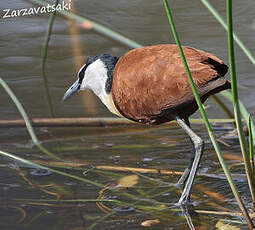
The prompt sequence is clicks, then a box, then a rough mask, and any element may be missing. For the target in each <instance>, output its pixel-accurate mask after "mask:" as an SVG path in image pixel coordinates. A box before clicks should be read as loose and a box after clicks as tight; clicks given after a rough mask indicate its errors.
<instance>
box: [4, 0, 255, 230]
mask: <svg viewBox="0 0 255 230" xmlns="http://www.w3.org/2000/svg"><path fill="white" fill-rule="evenodd" d="M74 3H75V8H76V9H78V10H77V11H78V12H79V13H80V14H81V15H84V16H86V17H89V18H91V19H93V20H95V21H97V22H99V23H102V24H104V25H106V26H108V27H110V28H112V29H114V30H116V31H118V32H120V33H122V34H123V35H125V36H127V37H129V38H131V39H133V40H135V41H137V42H139V43H140V44H143V45H151V44H158V43H168V42H173V38H172V36H171V33H170V32H169V25H168V23H167V20H166V17H165V13H164V10H163V5H162V3H161V2H160V1H151V0H146V1H144V0H143V1H112V0H110V1H95V0H93V1H92V0H91V1H87V0H86V1H81V0H79V1H78V0H76V1H75V2H74ZM171 5H172V7H173V10H174V17H175V21H176V26H177V29H178V32H179V35H180V37H181V40H182V43H183V44H185V45H189V46H193V47H196V48H199V49H203V50H207V51H210V52H212V53H214V54H217V56H219V57H221V58H222V59H223V60H225V62H226V63H227V62H228V60H227V42H226V33H225V31H224V30H223V29H222V28H221V26H220V25H219V24H218V23H217V22H216V21H215V20H214V19H213V17H212V16H211V15H210V13H209V12H208V11H207V10H206V9H205V8H204V6H203V5H202V4H201V3H200V1H183V0H181V1H171ZM171 5H170V6H171ZM32 6H33V5H32V4H30V3H28V2H26V1H18V0H14V1H12V2H11V3H10V2H8V1H5V2H3V1H2V2H1V3H0V9H1V19H0V20H1V22H0V23H1V31H0V51H1V52H0V69H1V77H2V78H3V79H5V80H6V82H7V83H8V84H9V86H10V87H11V88H12V89H13V90H14V92H15V94H16V95H17V96H18V98H19V99H20V100H21V102H22V104H23V106H24V107H25V109H26V110H27V112H28V114H29V116H31V117H47V116H49V111H48V105H47V100H46V97H45V90H44V87H43V81H42V78H41V69H40V58H41V49H42V46H43V42H44V35H45V31H46V30H47V26H48V18H49V15H48V14H38V15H32V16H25V17H15V18H5V19H3V18H2V16H3V10H4V9H10V10H14V9H20V8H29V7H32ZM214 6H215V7H216V8H217V9H218V10H219V12H220V13H221V14H222V15H223V14H224V13H225V5H224V2H222V1H216V2H215V1H214ZM254 12H255V10H254V2H252V1H245V2H241V1H235V2H234V16H235V20H234V22H235V29H236V32H237V34H238V35H239V36H240V38H241V39H242V40H243V41H244V43H245V44H246V45H247V46H248V47H249V48H250V50H251V51H252V52H253V53H255V50H254V45H253V44H254V35H255V21H254V20H255V17H254V15H255V14H254ZM68 25H69V24H68V23H67V22H66V21H65V20H64V19H63V18H57V19H56V21H55V24H54V28H53V34H52V37H51V41H50V48H49V53H48V59H47V63H46V64H47V66H46V74H47V76H48V79H49V90H50V94H51V97H52V101H53V102H52V103H53V108H54V113H55V114H56V116H57V117H90V116H98V117H101V116H112V115H111V114H110V113H109V112H108V111H107V110H106V109H105V108H104V106H103V105H102V104H101V103H100V102H99V101H98V99H96V98H93V96H92V97H89V99H88V100H89V102H90V103H87V104H86V105H87V107H86V109H85V108H84V102H83V99H82V97H81V95H80V96H76V97H74V98H72V99H71V100H70V101H68V102H67V103H66V104H63V103H61V98H62V96H63V94H64V92H65V90H66V88H67V87H68V86H69V85H70V83H71V82H72V81H73V80H74V78H75V75H76V71H77V69H76V68H75V63H74V56H73V52H72V40H71V37H70V35H69V27H68ZM79 32H80V36H79V38H80V41H81V50H80V53H81V54H82V55H81V57H80V58H84V59H86V58H87V57H88V56H91V55H95V54H98V53H101V52H109V53H112V54H115V55H121V54H122V53H124V52H126V51H127V50H128V48H127V47H125V46H123V45H121V44H119V43H116V42H114V41H112V40H109V39H107V38H106V37H102V36H100V35H99V34H96V33H93V32H92V31H84V30H82V29H79ZM236 58H237V60H236V62H237V73H238V77H239V89H240V96H241V99H242V100H243V102H244V103H245V105H246V106H247V109H248V110H249V111H250V112H251V113H254V112H255V109H254V100H253V98H254V97H255V93H254V90H253V86H254V85H255V82H254V67H253V66H252V64H250V62H249V61H248V59H247V58H246V57H245V56H244V54H243V53H242V51H241V50H240V49H239V48H236ZM207 105H208V106H207V112H208V114H209V116H210V117H218V118H219V117H220V118H222V117H224V114H223V113H222V112H221V111H219V109H218V108H217V107H216V106H215V105H214V104H213V103H212V102H211V101H210V100H209V101H208V103H207ZM0 106H1V116H0V117H1V119H6V118H19V117H20V116H19V114H18V112H17V110H16V108H15V106H14V105H13V103H12V102H11V100H10V99H9V97H8V96H7V95H6V93H5V92H4V91H3V90H1V91H0ZM196 116H199V114H196ZM215 128H216V126H215ZM194 129H195V131H197V133H198V134H199V135H200V136H202V137H203V138H204V139H205V140H206V143H207V145H206V149H205V152H206V153H205V156H204V158H203V162H202V166H201V169H200V172H199V173H200V174H202V175H201V176H200V177H198V178H197V179H196V187H195V188H194V189H193V194H194V197H193V198H192V200H193V201H194V205H195V208H194V209H196V210H202V211H203V210H207V211H208V210H209V211H212V210H214V211H226V212H230V211H233V210H234V211H236V212H238V211H239V210H238V208H237V207H236V204H235V201H234V199H233V196H232V194H231V192H230V189H229V187H228V185H227V182H226V180H225V179H224V178H222V177H220V176H219V173H220V172H221V171H220V165H219V163H218V161H217V157H216V156H215V153H214V151H213V149H212V146H211V145H210V143H209V141H208V136H207V134H206V131H205V130H204V128H203V126H201V125H195V126H194ZM230 130H231V126H229V125H227V126H226V125H224V127H223V128H222V127H221V126H220V127H217V128H216V135H217V136H218V137H219V138H220V137H221V136H223V135H225V134H226V132H228V131H230ZM36 133H37V135H38V138H39V139H40V140H41V141H43V143H44V145H45V146H46V147H47V148H48V149H50V150H51V151H52V152H54V153H56V154H57V155H58V156H60V157H62V158H63V159H65V160H69V161H70V162H72V163H73V165H71V166H72V167H74V168H73V169H65V168H63V167H64V166H65V165H64V164H60V166H61V167H62V168H60V169H59V170H62V171H65V172H68V173H71V174H74V175H77V176H80V177H84V178H86V179H88V180H89V181H88V183H84V182H79V181H77V180H74V179H70V178H67V177H63V176H59V175H56V174H50V175H47V174H48V173H47V172H46V173H45V172H38V171H36V170H35V169H31V168H28V167H27V166H25V165H14V164H13V162H11V161H8V160H6V159H1V161H0V163H1V165H0V167H1V176H0V194H1V196H0V197H1V198H0V199H1V201H2V205H1V209H0V223H1V224H0V225H1V228H2V229H46V228H47V229H88V228H89V227H90V229H94V228H100V229H111V228H115V229H116V228H117V229H123V228H125V229H139V228H143V227H142V225H143V224H146V223H148V222H145V221H147V220H154V222H153V223H154V224H151V227H149V228H150V229H163V228H165V229H189V228H188V224H187V221H186V219H185V216H184V215H183V213H182V212H181V211H178V210H176V206H173V205H172V204H173V203H175V202H176V201H177V200H178V197H179V195H180V190H178V189H177V188H176V187H174V186H173V185H172V184H171V183H175V182H176V181H177V180H178V177H179V176H176V175H174V176H172V175H168V174H164V173H158V171H157V172H150V173H146V174H142V175H141V174H140V172H139V171H138V172H137V171H136V170H135V169H146V170H148V169H160V170H163V169H166V170H171V171H177V172H181V171H183V170H184V168H185V167H186V165H187V164H188V154H189V151H190V144H189V140H188V138H187V137H186V135H185V134H184V132H183V131H181V130H180V129H179V128H177V127H176V126H171V127H169V129H167V128H165V127H162V128H160V129H156V130H154V129H148V130H147V129H146V130H145V129H144V128H143V127H126V126H123V127H118V128H110V127H104V128H93V129H92V128H83V129H79V128H73V129H71V128H55V129H53V128H51V129H49V128H38V129H36ZM0 138H1V142H0V143H1V144H0V146H1V150H3V151H7V152H10V153H15V154H17V155H19V156H20V157H24V158H26V159H33V160H40V161H41V162H44V163H45V162H48V158H47V157H45V155H44V154H43V153H41V152H40V151H38V150H37V149H36V148H35V147H34V146H33V144H32V143H31V140H30V137H29V135H28V133H27V131H26V130H25V129H23V128H12V129H2V130H1V134H0ZM224 142H226V143H224V144H221V147H222V149H223V151H224V153H225V156H227V157H228V158H227V159H228V163H229V164H235V163H238V162H239V161H238V158H239V157H238V156H239V155H240V150H239V147H238V142H237V141H236V140H224ZM222 143H223V142H222ZM52 163H55V166H56V162H52ZM77 163H79V164H81V165H77ZM99 166H101V167H102V166H108V167H109V166H111V167H114V169H113V168H112V169H111V170H110V169H109V168H107V170H106V168H104V170H102V169H101V168H99ZM117 166H118V167H119V166H121V167H123V168H119V170H118V171H115V170H116V167H117ZM126 167H132V168H133V170H135V172H134V171H132V172H126V171H125V170H126ZM99 169H100V170H99ZM233 170H234V172H235V173H236V175H235V177H234V178H235V181H236V183H237V186H238V188H239V190H240V192H242V195H243V197H244V198H245V201H244V202H245V203H246V204H247V205H248V206H249V205H250V199H249V194H248V187H247V184H246V182H245V178H244V177H243V176H242V175H240V174H242V172H243V171H242V168H241V167H238V166H235V167H233ZM44 173H45V174H44ZM205 173H208V175H207V176H206V175H204V174H205ZM43 175H44V176H43ZM127 175H133V176H137V177H138V178H139V179H138V180H137V178H136V177H134V178H135V179H134V181H133V182H134V185H132V186H131V185H129V186H130V187H131V188H129V189H124V188H115V187H114V186H115V185H116V184H118V183H119V180H120V179H121V178H125V176H127ZM91 181H92V182H97V183H99V184H100V185H102V186H103V187H100V186H97V185H92V184H90V183H89V182H91ZM131 184H132V182H131ZM107 186H108V187H107ZM208 191H209V192H208ZM214 193H216V196H213V195H212V194H214ZM97 198H98V199H105V200H107V199H108V200H109V199H111V200H115V201H113V202H107V201H105V202H100V203H96V202H95V199H97ZM24 199H26V200H24ZM28 199H32V200H28ZM59 199H63V200H69V201H68V202H67V201H66V202H60V201H58V200H59ZM77 199H83V200H80V201H79V200H77ZM84 199H85V200H87V202H85V200H84ZM116 201H118V202H119V203H118V202H116ZM121 202H126V203H124V204H123V203H121ZM173 208H174V209H173ZM191 219H192V221H193V224H194V225H195V227H196V229H215V228H216V225H217V226H220V225H224V224H231V225H234V226H237V227H239V228H241V229H246V227H245V225H243V224H242V223H241V221H242V220H241V219H239V218H237V217H232V216H229V215H227V214H226V215H216V214H206V215H205V214H202V213H199V214H197V215H192V216H191ZM226 220H227V221H226Z"/></svg>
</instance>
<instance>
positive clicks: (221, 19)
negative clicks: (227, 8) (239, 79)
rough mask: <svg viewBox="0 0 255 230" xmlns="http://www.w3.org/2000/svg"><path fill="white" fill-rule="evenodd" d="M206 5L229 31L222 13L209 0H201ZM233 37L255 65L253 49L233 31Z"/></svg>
mask: <svg viewBox="0 0 255 230" xmlns="http://www.w3.org/2000/svg"><path fill="white" fill-rule="evenodd" d="M201 2H202V3H203V4H204V6H205V7H206V8H207V9H208V10H209V11H210V12H211V13H212V15H213V16H214V17H215V18H216V19H217V20H218V22H219V23H220V24H221V25H222V27H223V28H224V29H225V30H226V31H227V30H228V26H227V23H226V22H225V21H224V19H223V18H222V17H221V15H220V14H219V13H218V12H217V10H216V9H215V8H214V7H213V6H212V5H211V3H210V2H209V1H208V0H201ZM233 38H234V40H235V42H236V43H237V44H238V46H239V47H240V48H241V50H242V51H243V52H244V53H245V54H246V56H247V57H248V58H249V59H250V61H251V63H252V64H253V65H255V57H254V56H253V55H252V53H251V51H250V50H249V49H248V48H247V47H246V46H245V45H244V44H243V42H242V41H241V39H240V38H239V37H238V36H237V35H236V34H235V33H233Z"/></svg>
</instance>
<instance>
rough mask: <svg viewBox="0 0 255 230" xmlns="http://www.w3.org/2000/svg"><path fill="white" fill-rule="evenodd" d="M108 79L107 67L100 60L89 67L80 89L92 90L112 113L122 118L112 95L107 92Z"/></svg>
mask: <svg viewBox="0 0 255 230" xmlns="http://www.w3.org/2000/svg"><path fill="white" fill-rule="evenodd" d="M107 78H108V76H107V67H106V66H105V64H104V62H103V61H101V60H100V59H98V60H96V61H95V62H93V63H91V64H90V65H89V66H88V67H87V69H86V71H85V76H84V78H83V81H82V83H81V87H80V89H81V90H83V89H91V90H92V91H93V92H94V94H96V95H97V96H98V97H99V98H100V99H101V101H102V102H103V103H104V105H105V106H106V107H107V108H108V109H109V110H110V111H111V112H112V113H114V114H116V115H118V116H121V115H120V113H119V112H118V110H117V109H116V107H115V105H114V102H113V100H112V96H111V93H109V94H108V93H107V92H106V89H105V85H106V81H107Z"/></svg>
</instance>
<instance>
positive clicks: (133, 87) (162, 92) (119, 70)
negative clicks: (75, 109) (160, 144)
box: [63, 44, 231, 206]
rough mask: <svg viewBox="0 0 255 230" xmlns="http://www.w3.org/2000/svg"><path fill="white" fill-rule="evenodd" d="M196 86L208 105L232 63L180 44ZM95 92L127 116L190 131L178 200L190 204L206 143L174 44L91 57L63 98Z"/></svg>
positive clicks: (110, 107)
mask: <svg viewBox="0 0 255 230" xmlns="http://www.w3.org/2000/svg"><path fill="white" fill-rule="evenodd" d="M182 49H183V52H184V55H185V58H186V60H187V63H188V66H189V69H190V72H191V75H192V78H193V81H194V84H195V87H196V89H197V92H198V94H199V97H200V99H201V102H202V103H204V102H205V101H206V99H207V98H208V97H209V96H210V95H213V94H216V93H218V92H220V91H222V90H226V89H230V88H231V83H230V81H229V80H227V79H226V78H225V77H224V76H225V74H226V73H227V71H228V66H227V65H226V64H224V63H223V61H222V60H220V59H219V58H217V57H216V56H214V55H213V54H211V53H208V52H205V51H202V50H199V49H196V48H192V47H189V46H182ZM87 89H88V90H92V91H93V92H94V94H95V95H96V96H98V97H99V98H100V99H101V101H102V103H103V104H104V105H105V106H106V107H107V108H108V110H109V111H110V112H112V113H113V114H116V115H117V116H120V117H125V118H127V119H129V120H132V121H135V122H138V123H142V124H148V125H159V124H162V123H165V122H169V121H172V120H176V122H177V123H178V124H179V126H180V127H181V128H183V129H184V131H185V132H186V133H187V134H188V136H189V138H190V141H191V144H192V151H191V155H190V162H189V165H188V167H187V168H186V169H185V171H184V173H183V175H182V176H181V178H180V179H179V180H178V182H177V185H179V186H181V185H183V191H182V194H181V196H180V198H179V201H178V204H180V205H181V206H183V205H185V206H187V205H190V203H191V202H190V194H191V189H192V185H193V182H194V179H195V176H196V173H197V170H198V167H199V164H200V160H201V157H202V155H203V149H204V141H203V139H201V137H199V136H198V135H197V134H196V133H195V132H194V131H193V130H192V129H191V126H190V122H189V117H190V115H192V114H193V113H195V112H196V111H197V109H198V105H197V103H196V100H195V97H194V95H193V92H192V88H191V86H190V83H189V80H188V77H187V74H186V72H185V69H184V65H183V63H182V59H181V56H180V53H179V50H178V47H177V45H175V44H158V45H152V46H145V47H141V48H136V49H132V50H130V51H128V52H127V53H125V54H123V55H122V56H120V57H117V56H114V55H111V54H108V53H103V54H99V55H96V56H93V57H90V58H88V59H87V61H86V63H85V64H84V65H83V66H82V67H81V68H80V70H79V71H78V74H77V80H76V81H75V82H74V83H73V84H72V86H71V87H70V88H69V89H68V90H67V91H66V93H65V94H64V97H63V101H66V100H67V99H69V98H70V97H71V96H72V95H73V94H75V93H76V92H78V91H80V90H87Z"/></svg>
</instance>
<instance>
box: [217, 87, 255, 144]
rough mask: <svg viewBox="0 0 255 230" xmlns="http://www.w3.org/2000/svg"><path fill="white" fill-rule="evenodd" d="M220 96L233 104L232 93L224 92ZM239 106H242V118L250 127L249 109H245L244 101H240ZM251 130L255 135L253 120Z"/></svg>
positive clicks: (254, 138) (254, 139)
mask: <svg viewBox="0 0 255 230" xmlns="http://www.w3.org/2000/svg"><path fill="white" fill-rule="evenodd" d="M220 94H221V95H222V96H223V97H225V98H226V99H228V100H229V101H231V102H233V98H232V94H231V93H229V92H227V91H222V92H220ZM239 106H240V112H241V115H242V118H243V119H244V121H245V123H246V124H247V125H248V117H249V113H248V111H247V109H246V108H245V106H244V104H243V103H242V101H240V100H239ZM251 129H252V132H253V133H255V126H254V123H253V121H252V119H251ZM253 141H255V136H253Z"/></svg>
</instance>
